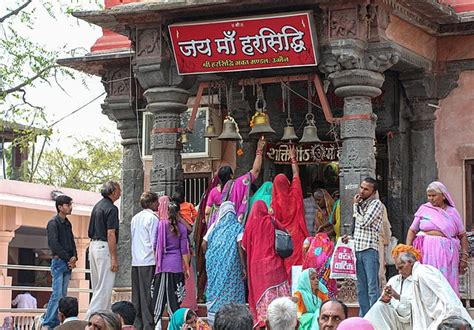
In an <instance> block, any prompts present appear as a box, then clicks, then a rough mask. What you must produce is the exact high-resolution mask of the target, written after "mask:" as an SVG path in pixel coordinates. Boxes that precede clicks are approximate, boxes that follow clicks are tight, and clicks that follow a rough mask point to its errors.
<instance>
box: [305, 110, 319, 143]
mask: <svg viewBox="0 0 474 330" xmlns="http://www.w3.org/2000/svg"><path fill="white" fill-rule="evenodd" d="M306 122H307V125H306V126H305V127H304V130H303V137H302V138H301V140H300V143H316V142H321V140H320V139H319V137H318V129H317V128H316V125H315V124H314V115H313V114H312V113H308V114H306Z"/></svg>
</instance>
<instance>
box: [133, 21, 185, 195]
mask: <svg viewBox="0 0 474 330" xmlns="http://www.w3.org/2000/svg"><path fill="white" fill-rule="evenodd" d="M161 29H162V28H161V27H159V26H158V27H153V28H145V29H138V30H137V31H136V35H135V36H134V39H135V54H136V58H135V75H136V77H137V78H138V81H139V82H140V85H141V86H142V87H143V89H144V90H145V92H144V94H143V95H144V96H145V98H146V101H147V106H146V109H147V111H150V112H152V113H153V114H154V121H153V130H152V132H151V153H152V158H153V164H152V169H151V175H150V177H151V179H150V189H151V190H152V191H154V192H157V193H158V194H160V195H163V194H165V195H171V194H173V192H175V191H176V189H178V188H181V187H182V185H183V169H182V165H181V150H182V145H181V142H180V141H179V137H180V131H181V129H180V127H181V123H180V114H181V113H182V112H184V111H186V110H187V106H186V102H187V99H188V96H189V93H188V91H187V89H188V88H189V87H190V84H189V80H190V78H187V77H182V76H179V75H178V74H177V71H176V67H175V66H174V63H173V62H172V59H171V57H170V55H169V54H170V53H171V50H170V49H169V48H168V45H167V43H166V41H165V40H164V39H163V37H162V36H163V35H164V34H162V31H161Z"/></svg>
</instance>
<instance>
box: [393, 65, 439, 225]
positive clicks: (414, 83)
mask: <svg viewBox="0 0 474 330" xmlns="http://www.w3.org/2000/svg"><path fill="white" fill-rule="evenodd" d="M400 79H401V81H402V85H403V87H404V88H405V94H406V96H407V98H408V103H409V106H410V108H409V110H410V111H409V115H408V120H409V133H410V176H409V177H410V180H409V182H410V183H409V184H410V187H411V188H412V189H411V193H410V197H409V200H408V205H409V207H408V208H409V212H408V214H409V216H411V215H413V214H414V213H415V211H416V209H417V208H418V206H419V205H421V204H422V203H424V202H425V201H426V192H425V190H426V187H427V186H428V184H429V183H430V182H432V181H434V180H436V178H437V177H438V168H437V165H436V158H435V135H434V123H435V120H436V116H435V111H436V106H437V105H438V102H439V101H438V98H437V91H436V89H437V88H436V79H435V76H434V75H430V74H425V73H405V74H403V75H401V77H400Z"/></svg>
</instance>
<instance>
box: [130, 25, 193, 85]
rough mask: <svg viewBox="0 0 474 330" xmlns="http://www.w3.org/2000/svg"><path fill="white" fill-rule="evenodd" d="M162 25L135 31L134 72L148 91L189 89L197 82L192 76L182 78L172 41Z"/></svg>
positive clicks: (133, 35)
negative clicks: (155, 89)
mask: <svg viewBox="0 0 474 330" xmlns="http://www.w3.org/2000/svg"><path fill="white" fill-rule="evenodd" d="M163 29H164V27H163V26H161V25H158V26H153V27H146V28H140V29H137V30H134V32H133V33H132V36H131V38H132V40H133V45H134V47H135V59H134V61H133V62H134V72H135V76H136V77H137V79H138V81H139V82H140V85H141V86H142V87H143V89H145V90H147V89H149V88H153V87H159V86H176V87H178V88H182V89H189V88H191V87H192V85H193V84H194V82H195V78H194V77H191V76H180V75H179V74H178V71H177V69H176V65H175V63H174V60H173V57H172V53H173V51H172V49H170V48H169V44H170V41H169V40H168V39H167V37H166V36H165V35H166V33H164V32H163Z"/></svg>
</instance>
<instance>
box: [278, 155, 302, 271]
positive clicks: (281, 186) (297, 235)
mask: <svg viewBox="0 0 474 330" xmlns="http://www.w3.org/2000/svg"><path fill="white" fill-rule="evenodd" d="M290 159H291V169H292V171H293V180H292V181H291V183H290V181H289V180H288V178H287V177H286V176H285V175H284V174H278V175H277V176H276V177H275V179H274V180H273V190H272V202H271V207H272V209H273V214H274V216H275V219H277V220H278V221H279V222H280V223H281V224H282V225H283V226H284V227H285V229H286V230H287V231H288V232H289V233H290V235H291V241H292V242H293V254H292V255H291V256H289V257H288V258H286V259H285V268H286V272H287V274H288V278H291V266H293V265H302V264H303V249H302V248H303V242H304V240H305V238H306V237H308V236H309V235H308V230H307V228H306V222H305V218H304V203H303V190H302V189H301V179H300V177H299V168H298V163H297V162H296V150H295V147H294V146H291V147H290Z"/></svg>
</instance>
